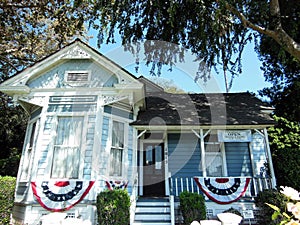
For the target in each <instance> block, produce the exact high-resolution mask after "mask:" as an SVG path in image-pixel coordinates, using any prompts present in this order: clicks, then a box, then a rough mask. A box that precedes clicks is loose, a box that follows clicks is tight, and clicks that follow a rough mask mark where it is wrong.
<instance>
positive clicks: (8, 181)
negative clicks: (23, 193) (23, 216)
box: [0, 176, 16, 225]
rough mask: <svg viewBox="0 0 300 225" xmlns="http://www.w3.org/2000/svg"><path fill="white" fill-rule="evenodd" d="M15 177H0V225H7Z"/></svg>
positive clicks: (12, 202) (12, 200) (11, 206)
mask: <svg viewBox="0 0 300 225" xmlns="http://www.w3.org/2000/svg"><path fill="white" fill-rule="evenodd" d="M15 187H16V178H15V177H8V176H5V177H2V176H0V224H3V225H8V224H9V220H10V214H11V212H12V208H13V205H14V193H15Z"/></svg>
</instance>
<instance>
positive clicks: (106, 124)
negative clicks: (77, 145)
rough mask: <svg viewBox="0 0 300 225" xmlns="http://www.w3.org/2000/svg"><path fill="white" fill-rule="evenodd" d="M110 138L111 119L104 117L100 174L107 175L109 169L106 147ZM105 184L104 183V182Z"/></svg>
mask: <svg viewBox="0 0 300 225" xmlns="http://www.w3.org/2000/svg"><path fill="white" fill-rule="evenodd" d="M108 137H109V117H107V116H103V122H102V136H101V150H100V151H101V152H100V159H99V160H100V162H99V165H100V167H99V174H100V175H105V174H106V171H107V168H108V154H107V153H106V146H107V141H108ZM102 183H103V184H104V182H102Z"/></svg>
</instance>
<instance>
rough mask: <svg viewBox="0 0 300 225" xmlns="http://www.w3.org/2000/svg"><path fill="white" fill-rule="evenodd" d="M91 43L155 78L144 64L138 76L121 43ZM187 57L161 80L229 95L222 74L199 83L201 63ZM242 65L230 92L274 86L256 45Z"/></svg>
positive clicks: (124, 64) (165, 71)
mask: <svg viewBox="0 0 300 225" xmlns="http://www.w3.org/2000/svg"><path fill="white" fill-rule="evenodd" d="M89 44H90V45H91V46H92V47H94V48H95V49H97V50H98V51H100V52H101V53H102V54H104V55H105V56H107V57H108V58H110V59H111V60H113V61H115V62H116V63H117V64H119V65H120V66H122V67H124V68H125V69H127V70H128V71H129V72H131V73H132V74H133V75H135V76H137V77H139V76H145V77H147V78H150V79H151V75H150V74H149V71H150V67H147V66H143V62H141V64H140V68H139V72H138V73H136V71H135V66H136V64H135V58H134V57H133V56H132V55H131V54H130V53H128V52H125V51H124V50H123V47H122V46H121V41H120V43H116V44H109V45H102V46H101V48H100V49H98V48H97V45H96V38H92V39H90V41H89ZM186 55H187V57H186V62H185V63H184V64H176V67H174V68H173V71H172V72H169V71H168V68H169V67H167V66H166V67H164V68H163V70H162V74H161V77H162V78H164V79H168V80H172V81H173V82H174V83H175V84H176V85H177V86H178V87H179V88H181V89H183V90H185V91H187V92H194V93H199V92H200V93H201V92H204V93H206V92H225V85H224V80H223V76H222V74H223V73H222V72H220V74H216V73H215V72H214V71H213V72H212V79H211V80H210V81H209V82H208V83H206V84H204V83H203V82H200V83H195V82H194V79H193V76H194V74H195V71H196V70H197V67H198V64H197V63H195V62H194V61H193V59H194V58H192V57H193V56H192V55H191V54H190V53H189V52H187V54H186ZM141 58H142V57H141ZM242 63H243V73H242V74H241V75H240V76H238V77H236V78H235V79H234V81H233V86H232V88H231V90H230V92H245V91H250V92H254V93H257V92H258V91H259V90H261V89H263V88H264V87H267V86H270V84H269V83H268V82H265V80H264V77H263V75H262V71H261V70H260V67H261V63H260V61H259V60H258V57H257V55H256V53H255V52H254V48H253V44H248V46H246V48H245V51H244V54H243V58H242Z"/></svg>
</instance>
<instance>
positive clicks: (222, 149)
mask: <svg viewBox="0 0 300 225" xmlns="http://www.w3.org/2000/svg"><path fill="white" fill-rule="evenodd" d="M208 135H216V134H215V133H214V131H211V132H210V134H208ZM207 145H219V148H220V152H208V151H207V148H206V146H207ZM204 150H205V151H204V154H205V156H204V159H205V160H204V168H203V169H204V170H205V174H206V176H207V177H209V176H210V175H209V172H208V169H209V167H208V166H209V165H206V164H207V158H208V157H207V156H213V155H219V156H220V157H221V161H222V174H221V175H220V176H212V177H226V176H228V172H227V162H226V153H225V144H224V142H219V141H209V140H208V141H205V138H204Z"/></svg>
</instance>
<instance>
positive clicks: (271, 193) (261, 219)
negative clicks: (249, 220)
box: [255, 189, 287, 225]
mask: <svg viewBox="0 0 300 225" xmlns="http://www.w3.org/2000/svg"><path fill="white" fill-rule="evenodd" d="M286 201H287V198H286V197H285V196H284V195H283V194H281V193H280V192H279V191H277V190H275V189H269V190H264V191H262V192H260V193H258V195H257V197H256V198H255V204H256V206H257V207H258V208H259V209H260V211H259V214H258V216H257V220H258V225H266V224H269V225H275V224H279V223H280V221H281V218H280V217H279V218H277V219H276V220H274V221H273V220H272V215H273V213H274V210H273V209H272V208H271V207H269V206H268V205H266V203H269V204H272V205H276V206H278V207H279V209H281V211H285V207H286Z"/></svg>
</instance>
